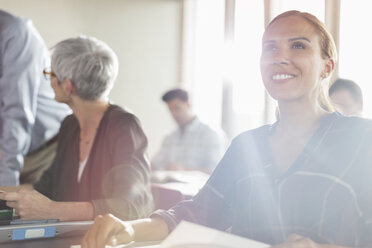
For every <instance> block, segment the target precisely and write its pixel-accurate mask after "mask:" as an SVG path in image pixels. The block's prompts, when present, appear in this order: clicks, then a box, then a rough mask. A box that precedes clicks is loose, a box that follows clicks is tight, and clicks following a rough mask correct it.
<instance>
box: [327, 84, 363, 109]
mask: <svg viewBox="0 0 372 248" xmlns="http://www.w3.org/2000/svg"><path fill="white" fill-rule="evenodd" d="M329 97H330V98H331V101H332V103H333V105H334V106H335V108H336V110H337V111H339V112H340V113H341V114H343V115H346V116H352V115H355V116H361V115H362V112H363V94H362V90H361V89H360V87H359V85H357V84H356V83H354V82H353V81H351V80H347V79H342V78H339V79H337V80H336V81H335V82H334V83H333V84H332V85H331V87H330V88H329Z"/></svg>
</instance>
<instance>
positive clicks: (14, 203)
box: [0, 189, 53, 220]
mask: <svg viewBox="0 0 372 248" xmlns="http://www.w3.org/2000/svg"><path fill="white" fill-rule="evenodd" d="M0 199H1V200H5V201H7V202H6V204H7V206H9V207H11V208H14V210H15V213H16V214H17V215H19V216H20V217H21V219H25V220H30V219H48V218H52V213H51V211H53V206H52V205H53V201H52V200H50V199H49V198H47V197H45V196H44V195H42V194H40V193H39V192H37V191H36V190H30V189H19V190H17V191H16V192H7V193H0Z"/></svg>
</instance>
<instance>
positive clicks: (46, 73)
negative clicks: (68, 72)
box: [43, 69, 57, 80]
mask: <svg viewBox="0 0 372 248" xmlns="http://www.w3.org/2000/svg"><path fill="white" fill-rule="evenodd" d="M43 74H44V77H45V79H46V80H50V79H51V78H52V77H55V78H57V75H56V74H55V73H54V72H52V71H51V70H50V69H44V70H43Z"/></svg>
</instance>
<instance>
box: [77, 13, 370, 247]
mask: <svg viewBox="0 0 372 248" xmlns="http://www.w3.org/2000/svg"><path fill="white" fill-rule="evenodd" d="M262 44H263V49H262V55H261V75H262V79H263V82H264V85H265V87H266V89H267V91H268V92H269V93H270V94H271V95H272V96H273V98H275V99H276V100H277V102H278V105H279V112H280V118H279V120H278V121H277V122H276V123H274V124H272V125H265V126H262V127H259V128H256V129H253V130H249V131H247V132H244V133H242V134H241V135H239V136H238V137H236V138H235V139H234V140H233V141H232V143H231V146H230V147H229V149H228V151H227V152H226V153H225V155H224V157H223V158H222V160H221V161H220V163H219V164H218V166H217V168H216V169H215V170H214V172H213V174H212V175H211V177H210V179H209V180H208V181H207V183H206V185H205V186H204V187H203V188H202V189H201V190H200V191H199V193H198V194H197V195H196V196H195V197H194V198H192V199H191V200H189V201H184V202H181V203H178V204H177V205H176V206H174V207H173V208H171V209H170V210H168V211H164V210H159V211H156V212H155V213H153V214H152V215H151V216H150V218H148V219H141V220H136V221H133V222H125V221H121V220H119V219H117V218H115V217H113V216H112V215H105V216H104V217H97V219H96V222H95V224H94V225H93V227H92V228H91V229H90V231H88V233H87V234H86V236H85V238H84V239H83V241H82V244H83V247H84V248H85V247H104V245H105V244H113V243H114V242H119V243H128V242H131V241H133V240H135V241H145V240H149V239H154V240H157V239H162V238H164V237H165V236H166V235H168V233H170V232H171V231H172V230H173V229H174V228H175V226H176V224H177V223H179V222H180V221H181V220H187V221H191V222H196V223H199V224H202V225H206V226H209V227H213V228H216V229H220V230H227V229H228V230H230V231H231V233H233V234H237V235H240V236H244V237H247V238H250V239H255V240H258V241H261V242H264V243H268V244H271V245H273V247H275V248H288V247H313V248H331V247H335V248H336V247H338V248H340V247H341V246H344V247H371V245H372V237H371V235H370V234H371V232H372V222H371V219H372V200H371V195H372V185H371V181H372V167H371V166H370V161H371V160H372V153H371V152H370V151H371V150H372V122H371V121H370V120H365V119H362V118H357V117H353V118H351V117H344V116H342V115H339V114H338V113H334V112H332V111H329V109H328V108H327V106H326V105H325V104H326V102H324V99H323V92H322V90H321V89H322V84H323V83H325V81H326V79H327V78H328V77H330V76H331V74H332V73H333V70H334V64H335V61H336V52H335V47H334V43H333V39H332V36H330V35H329V33H328V32H327V31H326V29H325V28H324V25H323V24H322V23H321V22H320V21H319V20H318V19H317V18H316V17H314V16H313V15H311V14H308V13H303V12H298V11H289V12H285V13H283V14H281V15H279V16H278V17H276V18H275V19H274V20H273V21H272V22H271V23H270V24H269V25H268V27H267V29H266V31H265V33H264V36H263V40H262Z"/></svg>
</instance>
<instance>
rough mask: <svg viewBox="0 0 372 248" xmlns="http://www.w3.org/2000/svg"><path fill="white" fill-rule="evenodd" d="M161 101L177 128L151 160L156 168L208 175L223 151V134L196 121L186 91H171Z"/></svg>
mask: <svg viewBox="0 0 372 248" xmlns="http://www.w3.org/2000/svg"><path fill="white" fill-rule="evenodd" d="M162 100H163V101H164V102H165V103H166V104H167V105H168V108H169V111H170V112H171V114H172V117H173V119H174V120H175V121H176V123H177V125H178V128H177V130H175V131H173V132H172V133H171V134H169V135H168V136H167V137H166V138H165V139H164V141H163V145H162V147H161V149H160V151H159V152H158V154H157V155H156V156H155V157H154V159H153V161H152V164H153V166H154V167H155V169H165V170H200V171H203V172H207V173H211V172H212V170H213V169H214V167H215V166H216V165H217V163H218V162H219V160H220V158H221V157H222V155H223V153H224V152H225V148H226V138H225V136H224V134H223V133H222V132H218V131H215V130H213V129H212V128H210V127H209V126H207V125H206V124H204V123H202V122H201V121H200V120H199V118H198V117H197V116H196V115H195V114H194V112H193V111H192V108H191V105H190V102H189V96H188V93H187V92H186V91H185V90H182V89H174V90H170V91H168V92H167V93H165V94H164V95H163V97H162Z"/></svg>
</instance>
